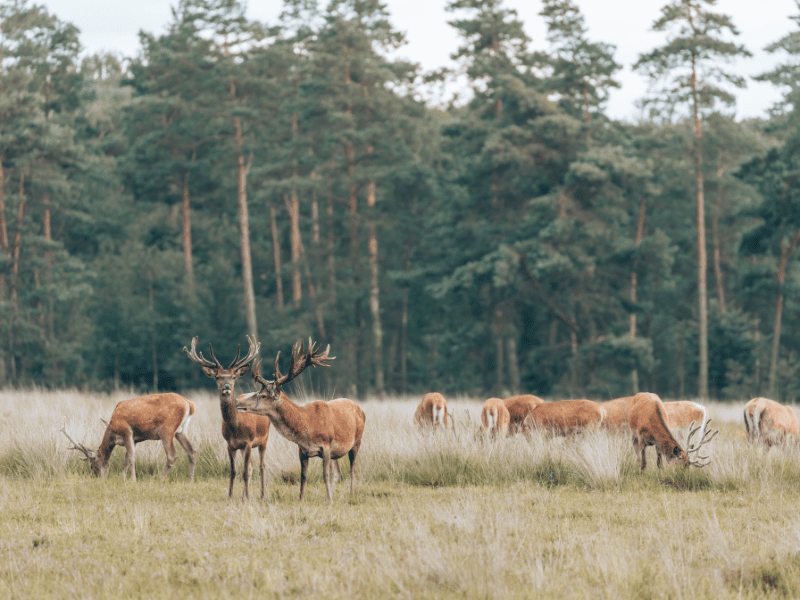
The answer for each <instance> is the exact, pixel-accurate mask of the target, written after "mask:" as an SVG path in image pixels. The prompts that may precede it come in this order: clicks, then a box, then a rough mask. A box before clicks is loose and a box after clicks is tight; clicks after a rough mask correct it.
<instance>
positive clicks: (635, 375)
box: [628, 197, 647, 394]
mask: <svg viewBox="0 0 800 600" xmlns="http://www.w3.org/2000/svg"><path fill="white" fill-rule="evenodd" d="M646 208H647V198H644V197H643V198H642V200H641V202H640V203H639V221H638V223H637V224H636V247H637V248H638V247H639V246H641V245H642V237H643V236H644V215H645V209H646ZM636 286H637V274H636V269H633V270H632V271H631V303H632V304H636ZM628 325H629V334H630V337H631V339H633V338H635V337H636V313H635V312H632V313H631V314H630V317H629V323H628ZM631 387H632V388H633V393H634V394H636V393H638V392H639V370H638V369H636V368H635V367H634V369H633V370H632V371H631Z"/></svg>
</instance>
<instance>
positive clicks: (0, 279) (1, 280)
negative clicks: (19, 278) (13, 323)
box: [0, 155, 8, 304]
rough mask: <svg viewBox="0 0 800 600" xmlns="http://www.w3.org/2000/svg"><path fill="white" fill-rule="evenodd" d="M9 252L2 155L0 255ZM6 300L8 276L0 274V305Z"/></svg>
mask: <svg viewBox="0 0 800 600" xmlns="http://www.w3.org/2000/svg"><path fill="white" fill-rule="evenodd" d="M7 252H8V227H7V226H6V174H5V171H4V170H3V156H2V155H0V254H5V253H7ZM5 300H6V276H5V273H0V304H2V303H3V302H5Z"/></svg>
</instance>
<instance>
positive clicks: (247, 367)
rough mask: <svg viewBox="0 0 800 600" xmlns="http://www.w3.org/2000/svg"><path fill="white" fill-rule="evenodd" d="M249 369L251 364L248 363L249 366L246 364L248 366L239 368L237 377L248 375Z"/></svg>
mask: <svg viewBox="0 0 800 600" xmlns="http://www.w3.org/2000/svg"><path fill="white" fill-rule="evenodd" d="M249 368H250V364H249V363H248V364H246V365H242V366H241V367H239V368H238V369H236V376H237V377H241V376H242V375H244V374H245V373H247V369H249Z"/></svg>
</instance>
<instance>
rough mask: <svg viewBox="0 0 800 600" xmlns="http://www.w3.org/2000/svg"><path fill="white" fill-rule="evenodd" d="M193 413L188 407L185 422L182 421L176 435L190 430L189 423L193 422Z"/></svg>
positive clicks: (184, 416)
mask: <svg viewBox="0 0 800 600" xmlns="http://www.w3.org/2000/svg"><path fill="white" fill-rule="evenodd" d="M191 412H192V411H191V408H190V407H189V406H187V407H186V414H184V415H183V421H181V424H180V425H179V426H178V428H177V429H176V430H175V433H184V432H185V431H186V430H187V429H188V428H189V421H191V420H192V415H191Z"/></svg>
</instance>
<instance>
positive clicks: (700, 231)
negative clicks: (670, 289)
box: [691, 57, 708, 400]
mask: <svg viewBox="0 0 800 600" xmlns="http://www.w3.org/2000/svg"><path fill="white" fill-rule="evenodd" d="M691 86H692V112H693V116H694V137H695V144H694V152H693V154H694V173H695V189H696V191H697V303H698V307H697V317H698V321H699V324H698V325H699V329H700V331H699V332H698V343H699V345H700V373H699V375H698V382H697V395H698V396H699V398H700V399H701V400H705V399H706V398H708V288H707V270H708V258H707V256H706V208H705V199H704V197H703V146H702V140H703V130H702V127H701V124H700V113H699V109H698V98H697V69H696V64H695V57H692V79H691Z"/></svg>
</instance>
